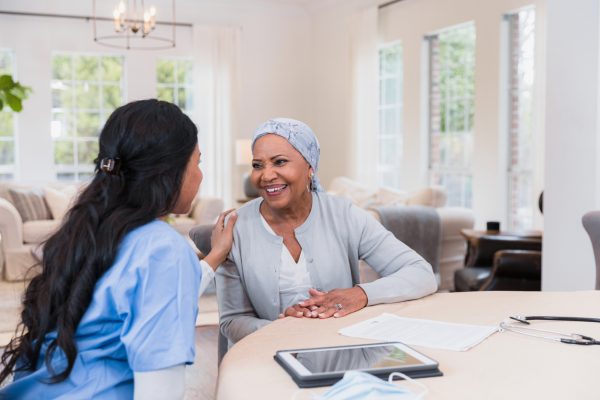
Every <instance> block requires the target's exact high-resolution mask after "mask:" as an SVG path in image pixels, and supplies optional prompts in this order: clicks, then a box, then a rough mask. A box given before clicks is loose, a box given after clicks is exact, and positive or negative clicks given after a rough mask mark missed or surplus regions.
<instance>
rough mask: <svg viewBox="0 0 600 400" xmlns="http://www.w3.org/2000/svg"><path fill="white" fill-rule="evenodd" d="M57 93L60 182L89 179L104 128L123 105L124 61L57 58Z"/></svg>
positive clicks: (54, 80) (54, 70)
mask: <svg viewBox="0 0 600 400" xmlns="http://www.w3.org/2000/svg"><path fill="white" fill-rule="evenodd" d="M51 89H52V122H51V126H50V129H51V135H52V139H53V142H54V164H55V166H56V171H57V179H59V180H85V179H87V178H89V177H91V176H92V175H93V173H94V159H95V158H96V157H97V155H98V135H99V133H100V130H101V128H102V126H103V123H104V121H106V119H107V118H108V116H109V115H110V113H111V112H112V111H113V110H114V109H115V108H117V107H118V106H120V105H121V104H122V102H123V57H121V56H98V55H81V54H55V55H53V57H52V83H51Z"/></svg>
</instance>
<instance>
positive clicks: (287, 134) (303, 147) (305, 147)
mask: <svg viewBox="0 0 600 400" xmlns="http://www.w3.org/2000/svg"><path fill="white" fill-rule="evenodd" d="M269 133H273V134H275V135H279V136H281V137H282V138H284V139H285V140H287V141H288V142H289V143H290V144H291V145H292V146H293V147H294V148H295V149H296V150H298V152H299V153H300V154H301V155H302V157H304V159H305V160H306V161H307V162H308V164H309V165H310V166H311V167H312V169H313V172H314V174H313V177H312V182H311V190H312V191H314V192H322V191H323V188H322V187H321V183H320V182H319V178H317V169H318V167H319V155H320V153H321V148H320V147H319V141H318V140H317V137H316V136H315V134H314V133H313V131H312V129H310V127H309V126H308V125H306V124H305V123H304V122H300V121H297V120H295V119H291V118H273V119H270V120H268V121H267V122H264V123H263V124H262V125H261V126H259V127H258V129H257V130H256V131H254V137H253V138H252V150H254V143H256V141H257V140H258V139H259V138H261V137H263V136H265V135H267V134H269Z"/></svg>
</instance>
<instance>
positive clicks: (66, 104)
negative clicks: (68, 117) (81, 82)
mask: <svg viewBox="0 0 600 400" xmlns="http://www.w3.org/2000/svg"><path fill="white" fill-rule="evenodd" d="M59 87H60V89H52V107H53V108H72V107H73V91H72V89H71V88H70V87H69V86H68V85H64V84H61V85H60V86H59Z"/></svg>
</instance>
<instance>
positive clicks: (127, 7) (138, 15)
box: [92, 0, 177, 50]
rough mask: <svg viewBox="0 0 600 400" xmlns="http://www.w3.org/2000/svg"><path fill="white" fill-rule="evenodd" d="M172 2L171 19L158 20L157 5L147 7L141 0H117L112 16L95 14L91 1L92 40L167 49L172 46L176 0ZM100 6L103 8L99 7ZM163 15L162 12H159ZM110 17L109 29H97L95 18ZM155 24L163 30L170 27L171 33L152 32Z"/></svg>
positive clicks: (136, 47)
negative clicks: (165, 20)
mask: <svg viewBox="0 0 600 400" xmlns="http://www.w3.org/2000/svg"><path fill="white" fill-rule="evenodd" d="M171 2H172V7H171V8H172V22H158V21H157V19H156V16H157V8H156V7H155V6H154V5H152V6H150V7H146V6H145V5H144V0H120V1H119V3H118V4H117V5H115V6H114V8H113V11H112V19H109V18H101V17H97V16H96V0H92V3H93V16H92V20H93V24H94V41H95V42H97V43H98V44H101V45H104V46H109V47H115V48H125V49H139V50H144V49H167V48H172V47H175V28H176V26H177V23H176V22H175V0H171ZM101 9H102V8H101ZM161 15H163V16H164V13H161ZM107 20H111V21H112V23H113V24H112V31H113V32H112V33H108V32H106V28H105V29H104V30H105V31H104V32H100V31H101V30H102V27H100V24H99V23H98V21H107ZM157 25H163V28H162V31H163V33H164V31H168V30H169V28H171V29H170V31H171V37H165V36H164V35H163V36H161V35H159V34H157V33H155V30H156V28H157Z"/></svg>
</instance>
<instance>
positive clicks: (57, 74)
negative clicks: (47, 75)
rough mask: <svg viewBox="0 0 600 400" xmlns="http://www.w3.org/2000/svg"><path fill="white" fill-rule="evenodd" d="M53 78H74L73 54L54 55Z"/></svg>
mask: <svg viewBox="0 0 600 400" xmlns="http://www.w3.org/2000/svg"><path fill="white" fill-rule="evenodd" d="M52 78H53V79H60V80H70V79H73V75H72V74H71V56H67V55H55V56H53V57H52Z"/></svg>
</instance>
